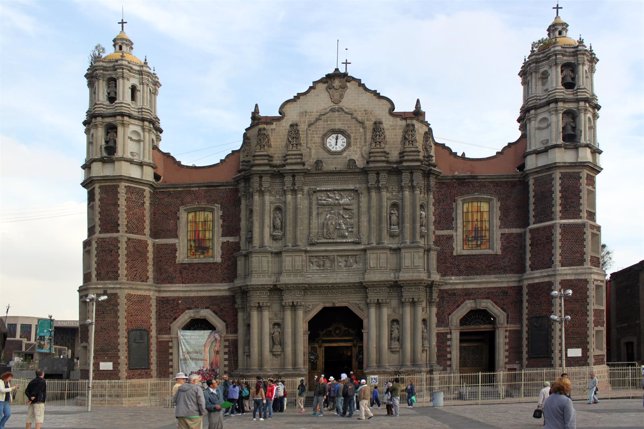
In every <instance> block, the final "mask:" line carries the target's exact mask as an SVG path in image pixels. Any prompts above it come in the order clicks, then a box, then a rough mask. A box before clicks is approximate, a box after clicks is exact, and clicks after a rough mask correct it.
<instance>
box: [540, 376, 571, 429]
mask: <svg viewBox="0 0 644 429" xmlns="http://www.w3.org/2000/svg"><path fill="white" fill-rule="evenodd" d="M571 391H572V385H571V383H570V379H568V378H560V379H558V380H557V381H555V382H554V383H553V384H552V393H551V394H550V396H548V398H547V399H546V400H545V402H544V404H543V418H544V426H543V427H544V429H576V428H577V420H576V413H575V408H574V407H573V406H572V400H571V399H570V398H569V397H568V396H567V395H570V392H571Z"/></svg>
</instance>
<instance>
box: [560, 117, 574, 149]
mask: <svg viewBox="0 0 644 429" xmlns="http://www.w3.org/2000/svg"><path fill="white" fill-rule="evenodd" d="M561 119H562V122H563V127H561V138H562V140H563V141H564V142H567V143H573V142H575V141H577V124H576V121H575V117H574V116H573V115H572V113H564V114H563V116H562V118H561Z"/></svg>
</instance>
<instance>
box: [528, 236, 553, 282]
mask: <svg viewBox="0 0 644 429" xmlns="http://www.w3.org/2000/svg"><path fill="white" fill-rule="evenodd" d="M529 234H530V270H532V271H535V270H543V269H546V268H550V267H552V265H553V257H552V254H553V241H554V238H553V226H552V225H546V226H542V227H538V228H532V229H530V230H529Z"/></svg>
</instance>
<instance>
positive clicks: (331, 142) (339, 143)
mask: <svg viewBox="0 0 644 429" xmlns="http://www.w3.org/2000/svg"><path fill="white" fill-rule="evenodd" d="M326 147H327V149H329V150H330V151H331V152H342V151H343V150H344V149H345V148H346V147H347V138H346V137H345V136H343V135H342V134H340V133H333V134H331V135H330V136H329V137H327V138H326Z"/></svg>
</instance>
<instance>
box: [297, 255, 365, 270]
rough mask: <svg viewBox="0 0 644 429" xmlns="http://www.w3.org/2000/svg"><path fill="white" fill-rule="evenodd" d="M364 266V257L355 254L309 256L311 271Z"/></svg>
mask: <svg viewBox="0 0 644 429" xmlns="http://www.w3.org/2000/svg"><path fill="white" fill-rule="evenodd" d="M361 267H362V258H361V256H360V255H358V254H354V255H315V256H309V271H331V270H353V269H357V268H361Z"/></svg>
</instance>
